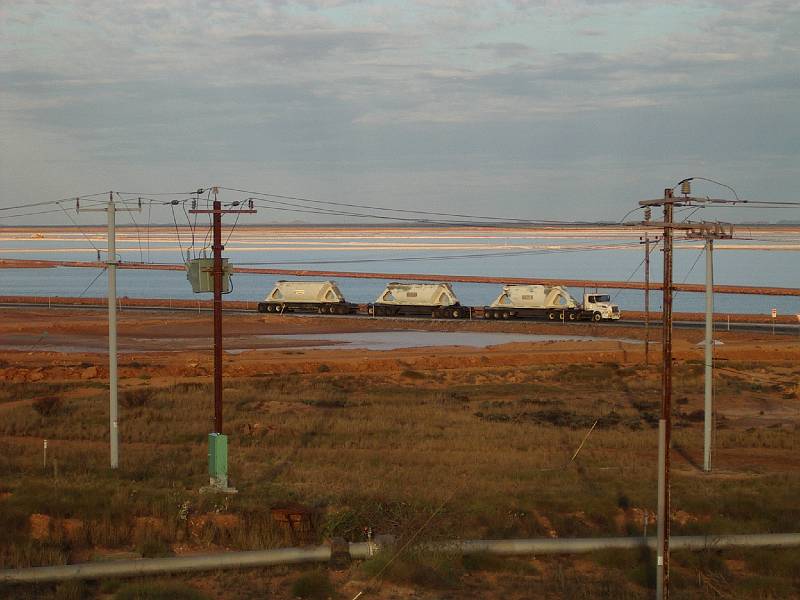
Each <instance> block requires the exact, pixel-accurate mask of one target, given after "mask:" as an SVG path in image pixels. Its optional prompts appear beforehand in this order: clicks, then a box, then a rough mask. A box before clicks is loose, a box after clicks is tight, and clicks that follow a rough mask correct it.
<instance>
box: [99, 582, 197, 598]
mask: <svg viewBox="0 0 800 600" xmlns="http://www.w3.org/2000/svg"><path fill="white" fill-rule="evenodd" d="M114 600H211V597H210V596H207V595H205V594H203V593H202V592H199V591H198V590H196V589H194V588H191V587H188V586H187V585H186V584H184V583H172V582H152V583H145V582H137V583H129V584H126V585H123V586H120V588H119V590H117V593H116V594H114Z"/></svg>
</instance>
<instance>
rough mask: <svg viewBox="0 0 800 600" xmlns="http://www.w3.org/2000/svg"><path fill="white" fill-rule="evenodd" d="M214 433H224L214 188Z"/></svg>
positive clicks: (219, 254) (219, 218)
mask: <svg viewBox="0 0 800 600" xmlns="http://www.w3.org/2000/svg"><path fill="white" fill-rule="evenodd" d="M213 228H214V244H213V245H212V247H211V248H212V250H213V251H214V268H213V276H214V433H222V250H223V246H222V205H221V204H220V202H219V200H217V192H216V189H215V190H214V205H213Z"/></svg>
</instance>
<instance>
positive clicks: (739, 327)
mask: <svg viewBox="0 0 800 600" xmlns="http://www.w3.org/2000/svg"><path fill="white" fill-rule="evenodd" d="M0 306H1V307H4V308H19V309H23V308H45V305H43V304H36V303H0ZM53 308H59V309H63V308H67V309H84V310H103V311H105V310H106V307H105V305H100V304H96V305H91V304H81V305H75V304H53ZM223 310H224V311H225V312H226V313H236V314H248V313H250V314H252V313H253V312H254V311H253V309H248V310H245V309H237V308H225V309H223ZM122 311H123V312H132V311H144V312H184V313H198V312H211V309H210V308H200V309H198V308H179V307H172V308H168V307H163V306H135V307H123V308H122ZM291 314H292V316H297V317H320V315H318V314H316V313H291ZM263 316H264V317H265V318H280V317H279V316H278V315H267V314H264V315H263ZM354 317H356V318H372V319H380V320H381V321H383V322H385V321H389V322H391V321H402V322H408V321H418V322H428V321H430V320H431V319H430V318H427V317H370V316H369V315H362V314H357V315H325V316H324V318H325V319H351V318H354ZM441 320H442V321H446V322H457V321H456V320H451V319H441ZM480 320H481V321H483V319H480ZM515 320H516V321H524V322H539V323H545V322H548V323H552V322H550V321H542V320H540V319H515ZM498 322H504V321H498ZM505 322H507V323H508V322H514V321H505ZM555 323H560V322H559V321H556V322H555ZM569 324H570V325H581V324H584V325H587V326H588V325H591V324H592V323H591V322H589V321H570V322H569ZM673 325H674V327H675V328H676V329H703V328H704V327H705V322H703V321H674V322H673ZM598 326H600V327H641V328H644V321H643V320H638V319H622V320H620V321H606V322H602V323H600V324H599V325H598ZM650 327H651V329H653V330H657V329H659V328H660V327H661V321H650ZM773 329H774V331H775V333H776V334H786V335H791V334H796V335H797V336H798V337H800V324H798V325H787V324H776V325H774V326H773V325H772V324H770V323H737V322H732V323H730V325H728V324H727V323H720V322H716V323H715V324H714V330H715V331H752V332H764V333H772V331H773Z"/></svg>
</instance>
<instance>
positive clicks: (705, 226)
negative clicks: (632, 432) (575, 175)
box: [638, 180, 733, 600]
mask: <svg viewBox="0 0 800 600" xmlns="http://www.w3.org/2000/svg"><path fill="white" fill-rule="evenodd" d="M680 185H681V193H682V194H683V198H675V197H674V195H673V188H667V189H665V190H664V198H663V199H658V200H644V201H642V202H639V205H640V206H642V207H651V206H662V207H663V208H664V221H663V222H662V223H651V222H649V221H648V222H643V223H639V224H638V225H644V226H651V227H659V228H663V230H664V233H663V235H664V237H663V238H662V242H663V251H664V280H663V285H662V288H663V294H664V295H663V301H662V311H663V319H662V322H663V325H662V327H663V333H662V344H661V349H662V357H663V358H662V361H663V366H662V372H661V415H660V418H659V421H658V516H657V521H656V524H657V529H658V533H657V536H658V540H657V549H656V571H657V578H656V597H657V598H658V599H659V600H667V599H668V598H669V537H670V444H671V441H672V291H673V288H672V237H673V231H674V230H676V229H678V230H683V231H686V232H687V235H688V236H689V237H694V236H697V235H699V233H706V234H707V233H708V232H712V231H713V232H718V235H720V236H722V235H725V236H726V237H732V236H733V226H732V225H723V224H721V223H708V222H703V223H678V224H675V223H673V212H674V208H675V206H690V205H695V204H703V203H706V202H708V201H709V200H708V199H704V198H703V199H700V198H692V197H690V196H689V194H690V187H689V180H684V181H682V182H681V184H680ZM715 202H724V201H719V200H718V201H715ZM726 228H727V229H726Z"/></svg>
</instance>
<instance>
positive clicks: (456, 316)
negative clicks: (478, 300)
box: [450, 308, 461, 319]
mask: <svg viewBox="0 0 800 600" xmlns="http://www.w3.org/2000/svg"><path fill="white" fill-rule="evenodd" d="M450 316H451V317H453V318H454V319H460V318H461V311H460V310H458V309H457V308H454V309H453V310H452V311H451V312H450Z"/></svg>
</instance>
